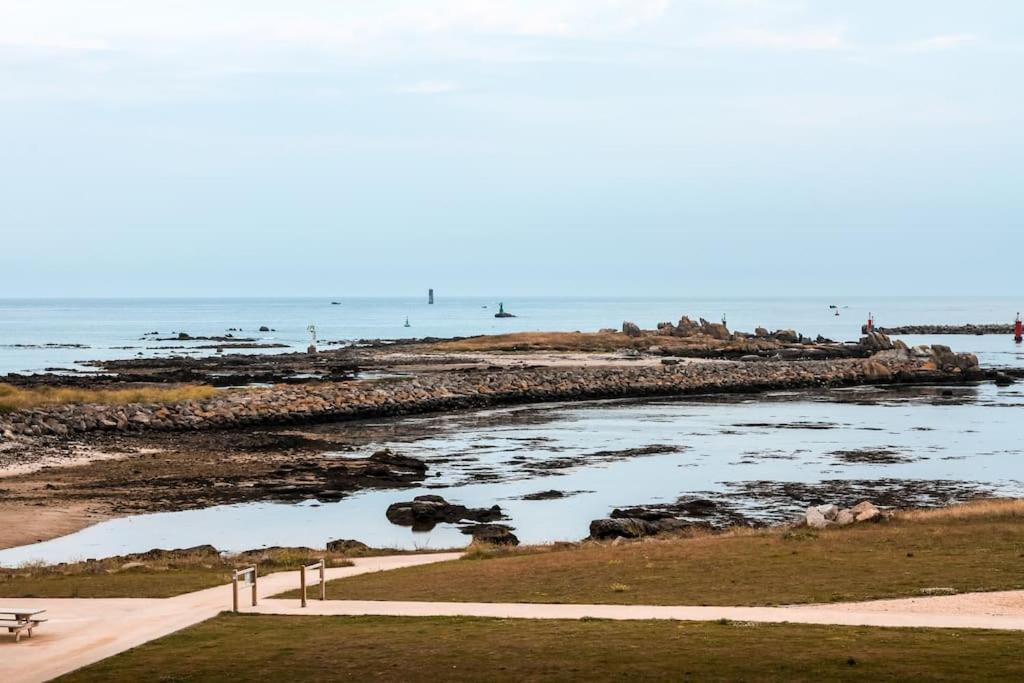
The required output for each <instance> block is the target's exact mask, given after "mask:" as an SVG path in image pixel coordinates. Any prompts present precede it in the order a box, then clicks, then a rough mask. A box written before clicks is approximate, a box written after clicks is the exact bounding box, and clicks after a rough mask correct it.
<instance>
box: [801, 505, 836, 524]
mask: <svg viewBox="0 0 1024 683" xmlns="http://www.w3.org/2000/svg"><path fill="white" fill-rule="evenodd" d="M804 524H806V525H807V526H809V527H810V528H812V529H824V528H825V527H827V526H828V525H830V524H831V522H829V521H828V520H827V519H825V515H823V514H822V513H821V510H819V509H818V508H816V507H809V508H807V512H805V513H804Z"/></svg>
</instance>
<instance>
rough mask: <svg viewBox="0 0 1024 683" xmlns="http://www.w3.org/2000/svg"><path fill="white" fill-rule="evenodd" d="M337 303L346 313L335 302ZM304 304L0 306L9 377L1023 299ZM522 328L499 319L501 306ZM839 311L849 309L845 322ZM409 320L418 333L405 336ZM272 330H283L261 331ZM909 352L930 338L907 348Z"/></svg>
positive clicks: (956, 342) (996, 319)
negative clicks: (241, 345)
mask: <svg viewBox="0 0 1024 683" xmlns="http://www.w3.org/2000/svg"><path fill="white" fill-rule="evenodd" d="M332 301H337V302H338V303H337V304H336V305H335V304H332ZM435 301H436V303H435V304H433V305H428V303H427V297H426V295H425V294H424V296H422V297H416V298H372V299H371V298H359V299H353V298H335V299H330V298H302V299H0V375H3V374H7V373H9V372H22V373H25V372H42V371H45V370H46V369H48V368H55V369H65V370H83V369H87V368H83V367H82V366H81V365H79V364H80V363H81V362H83V361H88V360H100V359H112V358H131V357H151V356H156V355H171V354H179V355H184V354H188V355H203V354H209V353H213V352H214V351H213V350H210V349H198V348H196V347H198V346H202V345H209V342H180V341H177V340H176V339H173V340H171V341H156V340H155V339H154V335H150V336H144V335H146V334H147V333H151V332H159V333H160V334H159V335H156V337H159V338H173V337H176V336H177V334H178V333H179V332H186V333H188V334H190V335H192V336H195V337H198V336H207V337H210V336H222V335H225V334H229V333H230V334H233V335H234V336H235V337H241V338H250V339H256V340H258V341H259V342H260V343H274V344H285V345H287V347H286V348H283V349H263V350H246V351H243V353H273V352H280V351H293V350H302V349H305V348H306V346H307V345H308V344H309V341H310V335H309V333H308V331H307V328H308V327H309V326H310V325H315V327H316V330H317V336H318V339H319V341H320V344H321V346H324V345H325V344H326V343H327V342H351V341H355V340H359V339H405V338H413V337H428V336H432V337H454V336H469V335H477V334H496V333H501V332H519V331H542V330H581V331H596V330H598V329H601V328H606V327H612V328H619V327H620V326H621V325H622V321H623V320H631V321H633V322H636V323H637V324H639V325H640V326H641V327H648V328H653V327H654V326H655V325H656V324H657V323H658V322H660V321H678V320H679V317H680V316H682V315H689V316H690V317H691V318H694V319H696V318H697V317H704V318H706V319H708V320H711V321H715V322H717V321H720V320H722V319H723V317H724V318H725V320H726V321H727V323H728V325H729V327H730V328H731V329H736V330H743V331H753V329H754V328H755V327H757V326H763V327H767V328H770V329H776V328H786V329H794V330H797V331H798V332H802V333H803V334H806V335H809V336H812V337H813V336H816V335H818V334H821V335H824V336H826V337H829V338H831V339H835V340H837V341H845V340H853V339H856V338H857V337H858V336H859V335H860V327H861V325H862V324H863V323H864V322H865V321H866V320H867V318H868V315H869V314H873V315H874V318H875V322H876V324H878V325H881V326H886V325H888V326H892V325H908V324H928V323H936V324H938V323H950V324H964V323H1000V322H1001V323H1007V324H1008V323H1010V322H1011V321H1012V320H1013V318H1014V316H1015V314H1016V312H1017V311H1018V310H1020V309H1024V296H1020V297H964V298H949V297H943V298H929V297H924V298H922V297H915V298H909V297H888V298H870V299H858V298H835V297H832V298H825V297H806V298H756V297H754V298H723V299H708V298H699V299H698V298H686V297H672V298H611V299H608V298H573V297H548V298H517V299H502V298H501V297H498V296H492V297H473V298H467V297H459V298H449V297H445V296H444V295H443V293H440V292H439V293H438V295H437V297H436V300H435ZM502 302H503V303H504V304H505V308H506V310H508V311H509V312H510V313H512V314H514V315H515V316H516V317H515V318H504V319H496V318H495V317H494V313H495V312H496V311H497V310H498V305H499V303H502ZM830 305H835V306H838V307H839V308H838V309H837V310H838V311H839V315H838V316H836V315H835V310H833V309H830V308H829V306H830ZM406 319H408V320H409V327H405V321H406ZM261 326H266V327H269V328H271V329H272V330H273V331H272V332H259V331H258V330H259V328H260V327H261ZM907 341H908V342H915V343H917V342H920V341H926V340H915V339H908V340H907ZM943 341H948V342H949V343H950V345H951V346H952V347H953V348H954V350H958V351H974V352H978V353H979V354H980V355H981V356H982V361H983V362H984V363H987V364H990V365H1018V364H1020V363H1021V362H1022V360H1021V359H1022V353H1024V350H1022V349H1021V348H1020V347H1019V346H1015V345H1014V344H1013V343H1012V339H1010V338H1009V337H1008V336H1007V337H973V336H966V337H963V336H961V337H951V338H949V339H948V340H943Z"/></svg>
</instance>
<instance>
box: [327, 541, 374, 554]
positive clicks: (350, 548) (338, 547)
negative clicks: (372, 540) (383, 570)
mask: <svg viewBox="0 0 1024 683" xmlns="http://www.w3.org/2000/svg"><path fill="white" fill-rule="evenodd" d="M369 549H370V546H368V545H366V544H365V543H363V542H362V541H356V540H353V539H351V538H340V539H338V540H336V541H328V542H327V552H329V553H351V552H362V551H364V550H369Z"/></svg>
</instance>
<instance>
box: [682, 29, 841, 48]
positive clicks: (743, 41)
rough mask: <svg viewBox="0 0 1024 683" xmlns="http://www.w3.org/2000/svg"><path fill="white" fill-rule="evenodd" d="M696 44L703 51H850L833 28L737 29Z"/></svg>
mask: <svg viewBox="0 0 1024 683" xmlns="http://www.w3.org/2000/svg"><path fill="white" fill-rule="evenodd" d="M697 42H698V45H700V46H702V47H718V48H738V49H746V50H765V49H767V50H844V49H847V48H849V47H850V45H849V44H848V43H847V42H846V39H845V38H844V37H843V31H841V30H838V29H833V28H818V29H805V30H800V31H774V30H766V29H738V30H733V31H722V32H720V33H712V34H708V35H706V36H704V37H703V38H701V39H699V40H698V41H697Z"/></svg>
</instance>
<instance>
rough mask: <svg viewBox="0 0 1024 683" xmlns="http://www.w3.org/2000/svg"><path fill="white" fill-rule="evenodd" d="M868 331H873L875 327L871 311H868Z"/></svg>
mask: <svg viewBox="0 0 1024 683" xmlns="http://www.w3.org/2000/svg"><path fill="white" fill-rule="evenodd" d="M867 328H868V332H873V331H874V329H875V316H874V314H873V313H868V324H867Z"/></svg>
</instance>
